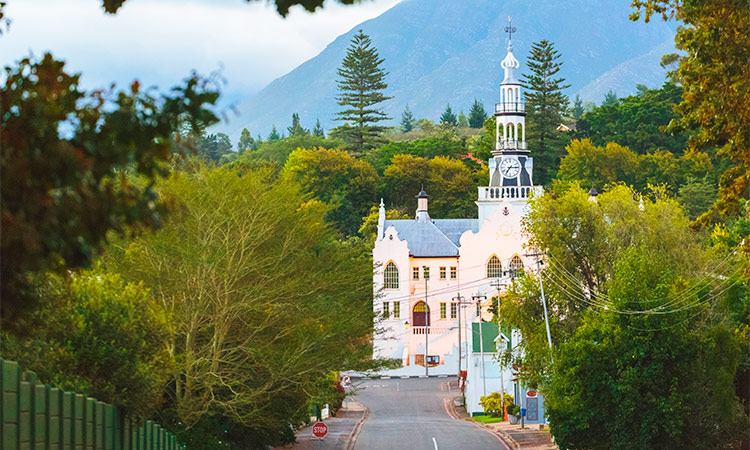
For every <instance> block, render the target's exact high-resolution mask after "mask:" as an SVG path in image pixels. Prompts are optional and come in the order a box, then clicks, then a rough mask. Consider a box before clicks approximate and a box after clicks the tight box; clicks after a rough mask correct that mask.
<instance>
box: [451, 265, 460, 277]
mask: <svg viewBox="0 0 750 450" xmlns="http://www.w3.org/2000/svg"><path fill="white" fill-rule="evenodd" d="M456 278H458V270H456V266H451V280H455V279H456Z"/></svg>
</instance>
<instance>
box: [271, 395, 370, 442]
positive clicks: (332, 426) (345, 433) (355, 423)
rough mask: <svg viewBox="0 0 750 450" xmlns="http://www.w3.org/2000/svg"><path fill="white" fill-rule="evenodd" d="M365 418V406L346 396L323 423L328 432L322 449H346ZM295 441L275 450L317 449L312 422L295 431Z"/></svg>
mask: <svg viewBox="0 0 750 450" xmlns="http://www.w3.org/2000/svg"><path fill="white" fill-rule="evenodd" d="M366 418H367V408H365V407H364V406H363V405H362V404H361V403H359V402H358V401H357V400H354V399H351V398H350V397H346V398H345V399H344V404H343V405H342V406H341V409H339V410H338V411H337V412H336V417H329V418H328V419H326V420H324V421H323V423H325V424H326V425H328V434H327V435H326V437H324V438H323V440H322V441H321V443H320V448H321V449H322V450H348V448H349V446H350V445H349V444H350V442H351V441H352V437H354V436H355V434H357V433H359V429H360V428H361V426H362V422H364V420H365V419H366ZM296 435H297V442H296V443H295V444H289V445H287V446H284V447H276V450H281V449H283V450H317V448H318V447H317V445H318V440H317V439H316V438H315V437H314V436H313V434H312V424H310V425H309V426H306V427H304V428H301V429H300V430H299V431H297V433H296Z"/></svg>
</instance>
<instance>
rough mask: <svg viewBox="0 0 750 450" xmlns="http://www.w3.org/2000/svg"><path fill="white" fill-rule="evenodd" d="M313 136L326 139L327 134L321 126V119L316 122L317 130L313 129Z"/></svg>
mask: <svg viewBox="0 0 750 450" xmlns="http://www.w3.org/2000/svg"><path fill="white" fill-rule="evenodd" d="M312 134H313V136H315V137H322V138H324V137H326V133H325V131H323V127H322V126H321V125H320V119H316V120H315V128H313V131H312Z"/></svg>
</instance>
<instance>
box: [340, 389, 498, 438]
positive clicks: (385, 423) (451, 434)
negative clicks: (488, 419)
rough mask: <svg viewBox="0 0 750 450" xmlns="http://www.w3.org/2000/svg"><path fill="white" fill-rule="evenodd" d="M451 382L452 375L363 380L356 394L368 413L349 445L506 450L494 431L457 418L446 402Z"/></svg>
mask: <svg viewBox="0 0 750 450" xmlns="http://www.w3.org/2000/svg"><path fill="white" fill-rule="evenodd" d="M449 381H450V382H451V383H450V384H451V386H452V387H453V388H452V389H449V387H448V382H449ZM455 386H456V379H455V378H409V379H402V378H394V379H390V380H367V381H363V382H362V383H361V384H359V392H358V393H357V397H356V398H357V400H359V402H361V403H362V404H364V405H365V406H367V407H368V408H369V409H370V416H369V417H368V418H367V420H366V421H365V422H364V424H363V426H362V430H361V432H360V433H359V436H358V437H357V440H356V443H355V445H354V449H355V450H380V449H383V450H386V449H404V450H454V449H455V450H474V449H476V450H487V449H504V450H509V449H508V447H506V445H505V444H504V443H503V442H501V441H500V439H499V438H498V437H497V436H495V435H494V434H492V433H490V432H489V431H486V430H485V429H484V428H482V427H480V426H479V425H477V424H474V423H472V422H469V421H466V420H459V419H458V417H457V416H456V415H455V411H454V410H453V409H452V408H451V405H450V402H452V400H453V398H454V397H455V396H456V395H457V394H456V391H455Z"/></svg>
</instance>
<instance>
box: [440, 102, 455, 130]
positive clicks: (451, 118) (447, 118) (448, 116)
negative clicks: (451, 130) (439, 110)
mask: <svg viewBox="0 0 750 450" xmlns="http://www.w3.org/2000/svg"><path fill="white" fill-rule="evenodd" d="M440 123H441V124H442V123H446V124H448V125H452V126H454V127H455V126H456V123H457V121H456V115H455V114H453V111H452V110H451V105H450V103H448V105H447V106H446V107H445V111H443V114H442V115H441V116H440Z"/></svg>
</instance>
